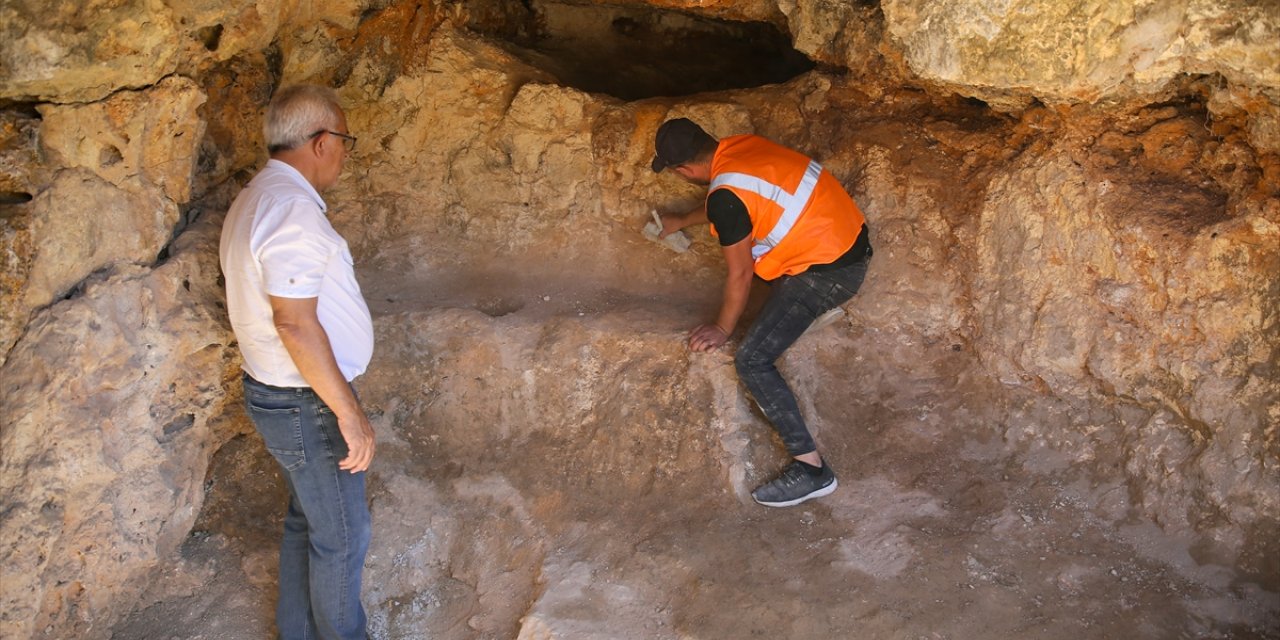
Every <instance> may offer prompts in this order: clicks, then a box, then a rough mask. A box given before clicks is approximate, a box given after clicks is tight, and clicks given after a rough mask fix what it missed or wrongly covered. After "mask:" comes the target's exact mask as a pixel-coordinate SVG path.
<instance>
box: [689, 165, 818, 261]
mask: <svg viewBox="0 0 1280 640" xmlns="http://www.w3.org/2000/svg"><path fill="white" fill-rule="evenodd" d="M821 175H822V165H820V164H818V163H817V162H814V161H813V160H810V161H809V166H808V167H806V168H805V170H804V177H803V178H801V179H800V185H799V186H797V187H796V192H795V193H791V192H789V191H787V190H786V189H783V188H782V187H779V186H778V185H776V184H773V183H772V182H769V181H767V180H761V179H760V178H757V177H755V176H753V175H748V174H745V173H722V174H720V175H718V176H716V177H715V179H714V180H712V181H711V186H710V191H715V190H716V189H719V188H720V187H735V188H737V189H742V190H744V191H750V192H751V193H755V194H758V195H760V196H761V197H763V198H765V199H766V200H771V201H773V202H774V203H775V204H777V205H778V206H779V207H782V216H781V217H779V218H778V222H777V224H775V225H773V228H772V229H770V230H769V235H767V236H765V237H764V238H763V239H760V240H756V241H755V244H754V245H752V246H751V257H752V258H754V259H756V260H759V259H760V258H762V257H764V254H766V253H769V252H770V251H772V250H773V248H774V247H776V246H778V243H779V242H782V239H783V238H785V237H787V234H788V233H790V232H791V227H794V226H795V224H796V220H799V219H800V214H801V213H803V212H804V208H805V207H807V206H809V200H811V199H812V198H813V189H814V187H816V186H818V177H819V176H821Z"/></svg>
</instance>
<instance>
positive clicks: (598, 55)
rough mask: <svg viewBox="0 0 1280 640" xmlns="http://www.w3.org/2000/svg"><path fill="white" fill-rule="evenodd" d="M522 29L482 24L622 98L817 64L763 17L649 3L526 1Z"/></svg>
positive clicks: (540, 61)
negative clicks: (723, 16) (729, 17)
mask: <svg viewBox="0 0 1280 640" xmlns="http://www.w3.org/2000/svg"><path fill="white" fill-rule="evenodd" d="M527 6H528V9H529V11H528V12H527V13H526V15H525V18H526V20H527V23H526V24H525V25H522V26H521V27H520V28H516V29H511V28H510V25H506V27H507V28H504V29H497V30H494V29H483V28H482V29H479V30H481V31H484V32H488V35H490V36H493V37H499V35H500V33H499V32H501V37H502V38H503V41H504V43H505V46H506V47H507V48H508V49H509V50H510V51H512V52H513V53H514V54H516V55H517V56H519V57H520V58H521V59H523V60H525V61H526V62H529V63H530V64H532V65H534V66H537V67H539V68H541V69H543V70H546V71H548V72H549V73H551V74H553V75H555V76H556V77H557V78H559V79H560V81H561V82H563V83H564V84H566V85H568V86H572V87H574V88H577V89H581V90H583V91H588V92H591V93H604V94H608V95H611V96H614V97H616V98H620V99H622V100H627V101H630V100H640V99H644V98H653V97H676V96H686V95H693V94H697V93H704V92H709V91H723V90H727V89H743V88H748V87H758V86H762V85H767V84H776V83H780V82H785V81H787V80H789V79H791V78H794V77H796V76H798V75H800V74H802V73H805V72H807V71H809V70H810V69H813V68H814V63H813V61H811V60H809V59H808V58H807V57H805V55H804V54H802V53H800V52H799V51H796V50H795V49H794V48H793V47H792V45H791V40H790V36H789V35H788V34H787V33H785V32H784V31H782V30H780V29H779V28H778V27H777V26H776V25H774V24H770V23H766V22H731V21H724V20H715V19H711V18H703V17H699V16H694V15H689V14H685V13H681V12H677V11H668V10H659V9H653V8H651V7H621V6H609V5H578V4H569V3H565V2H541V1H534V2H531V3H528V5H527Z"/></svg>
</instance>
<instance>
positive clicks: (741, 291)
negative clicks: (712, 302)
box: [716, 270, 752, 335]
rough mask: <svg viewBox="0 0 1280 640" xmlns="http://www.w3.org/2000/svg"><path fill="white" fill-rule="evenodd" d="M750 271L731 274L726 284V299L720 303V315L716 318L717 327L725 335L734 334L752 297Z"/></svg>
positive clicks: (727, 277)
mask: <svg viewBox="0 0 1280 640" xmlns="http://www.w3.org/2000/svg"><path fill="white" fill-rule="evenodd" d="M751 278H752V272H751V271H750V270H747V271H742V270H738V271H736V272H730V273H729V274H728V276H726V278H725V282H724V298H723V300H722V301H721V303H720V313H719V314H718V315H717V316H716V325H717V326H719V327H720V328H721V329H723V330H724V332H725V335H729V334H732V333H733V328H734V327H735V326H737V324H738V319H739V318H741V317H742V311H743V310H744V309H746V308H747V298H748V297H749V296H750V295H751Z"/></svg>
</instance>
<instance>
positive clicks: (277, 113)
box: [262, 84, 342, 153]
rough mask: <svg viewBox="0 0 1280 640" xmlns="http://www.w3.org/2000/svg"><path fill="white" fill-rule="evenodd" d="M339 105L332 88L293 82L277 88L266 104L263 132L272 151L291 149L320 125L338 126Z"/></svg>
mask: <svg viewBox="0 0 1280 640" xmlns="http://www.w3.org/2000/svg"><path fill="white" fill-rule="evenodd" d="M341 117H342V105H340V104H338V94H336V93H334V91H333V89H330V88H328V87H321V86H317V85H314V84H295V85H292V86H288V87H285V88H283V89H281V90H279V91H277V92H276V95H275V96H274V97H272V98H271V104H269V105H267V115H266V117H265V118H264V119H263V123H262V133H263V136H264V137H265V138H266V139H267V150H268V151H270V152H271V153H275V152H277V151H284V150H286V149H293V148H294V147H297V146H298V145H300V144H302V143H304V142H306V141H307V137H308V136H310V135H312V134H314V133H315V132H317V131H320V130H322V129H333V128H335V127H337V126H338V120H339V119H340V118H341Z"/></svg>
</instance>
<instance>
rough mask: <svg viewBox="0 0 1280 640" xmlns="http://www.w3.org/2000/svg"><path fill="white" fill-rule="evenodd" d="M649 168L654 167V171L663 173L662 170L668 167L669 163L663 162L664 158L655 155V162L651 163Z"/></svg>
mask: <svg viewBox="0 0 1280 640" xmlns="http://www.w3.org/2000/svg"><path fill="white" fill-rule="evenodd" d="M649 168H650V169H653V172H654V173H662V170H663V169H666V168H667V163H665V162H663V161H662V158H659V157H658V156H654V157H653V162H650V163H649Z"/></svg>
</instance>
